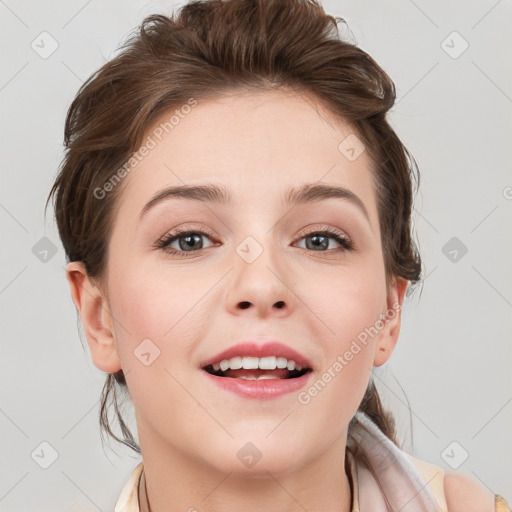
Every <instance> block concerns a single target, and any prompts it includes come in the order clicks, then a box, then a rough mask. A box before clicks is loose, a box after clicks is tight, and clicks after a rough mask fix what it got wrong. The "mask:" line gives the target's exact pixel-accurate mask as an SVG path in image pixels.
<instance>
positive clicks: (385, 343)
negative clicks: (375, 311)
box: [373, 277, 409, 366]
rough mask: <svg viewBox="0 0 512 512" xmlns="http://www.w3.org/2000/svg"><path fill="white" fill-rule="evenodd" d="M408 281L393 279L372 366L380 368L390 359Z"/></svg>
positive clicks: (397, 333) (396, 337)
mask: <svg viewBox="0 0 512 512" xmlns="http://www.w3.org/2000/svg"><path fill="white" fill-rule="evenodd" d="M408 284H409V281H407V280H406V279H402V278H399V277H395V278H394V279H393V282H392V284H391V286H390V290H389V293H388V296H387V301H386V311H385V312H384V315H383V316H384V319H383V323H384V326H383V328H382V331H381V333H380V336H379V340H378V343H377V347H376V352H375V358H374V361H373V365H374V366H382V365H383V364H384V363H386V362H387V360H388V359H389V358H390V357H391V354H392V353H393V350H394V349H395V346H396V343H397V341H398V335H399V334H400V326H401V318H402V305H403V301H404V297H405V292H406V290H407V286H408Z"/></svg>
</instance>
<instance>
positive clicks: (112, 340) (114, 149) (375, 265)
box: [49, 0, 510, 512]
mask: <svg viewBox="0 0 512 512" xmlns="http://www.w3.org/2000/svg"><path fill="white" fill-rule="evenodd" d="M394 100H395V89H394V85H393V82H392V81H391V80H390V78H389V77H388V76H387V74H386V73H385V72H384V71H383V70H382V69H381V68H380V67H379V65H378V64H376V62H375V61H374V60H373V59H372V58H371V57H370V56H369V55H368V54H366V53H365V52H364V51H362V50H361V49H359V48H358V47H356V46H354V45H353V44H350V43H348V42H345V41H343V40H340V38H339V35H338V30H337V20H336V19H334V18H332V17H331V16H328V15H326V14H325V12H324V11H323V9H322V7H321V6H320V5H319V4H318V3H317V2H316V1H314V0H310V1H301V0H286V1H284V0H264V1H263V0H231V1H216V2H213V1H212V2H208V1H201V2H193V3H190V4H188V5H185V6H184V7H183V8H182V9H181V11H180V13H179V16H174V17H165V16H163V15H154V16H150V17H149V18H147V19H146V20H144V22H143V24H142V27H141V31H140V34H138V35H137V36H136V37H133V38H132V39H130V40H129V41H128V42H127V44H126V45H125V47H124V48H123V49H122V51H121V52H120V53H119V54H118V55H117V56H116V57H115V58H114V59H113V60H111V61H110V62H108V63H107V64H105V65H104V66H103V67H102V68H101V69H100V70H99V71H98V72H97V73H96V74H95V75H94V76H92V77H91V78H90V79H89V80H88V81H87V82H86V83H85V84H84V85H83V86H82V88H81V89H80V91H79V92H78V95H77V97H76V98H75V100H74V101H73V103H72V105H71V107H70V110H69V112H68V116H67V119H66V128H65V143H66V147H67V152H66V156H65V159H64V161H63V165H62V167H61V169H60V174H59V176H58V178H57V180H56V182H55V184H54V186H53V188H52V190H51V193H50V196H49V199H50V198H53V200H54V207H55V213H56V220H57V224H58V228H59V232H60V236H61V240H62V243H63V245H64V248H65V251H66V255H67V258H68V264H67V277H68V281H69V285H70V289H71V293H72V298H73V301H74V303H75V305H76V307H77V310H78V311H79V313H80V317H81V320H82V323H83V325H84V329H85V333H86V336H87V341H88V345H89V348H90V352H91V357H92V360H93V362H94V364H95V365H96V366H97V367H98V368H99V369H101V370H102V371H104V372H106V373H107V374H108V375H107V381H106V385H105V389H104V393H103V397H102V409H101V425H102V427H103V428H104V429H105V430H106V431H107V432H108V433H109V434H110V435H112V436H113V437H114V438H115V439H118V440H119V441H121V442H123V443H125V444H127V445H128V446H130V447H131V448H133V449H134V450H135V451H137V453H140V454H141V456H142V462H141V463H140V464H139V465H138V466H137V467H136V468H135V470H134V472H133V474H132V475H131V477H130V479H129V481H128V482H127V483H126V486H125V487H124V489H123V490H122V492H121V494H120V496H119V499H118V501H117V504H116V506H115V511H116V512H132V511H139V510H140V511H143V512H150V511H152V512H163V511H166V512H169V511H178V510H182V511H186V510H188V511H193V510H208V511H222V512H230V511H234V510H237V511H238V510H246V511H256V510H266V511H275V512H278V511H279V512H284V511H286V512H292V511H302V510H308V511H310V512H312V511H324V512H325V511H329V512H348V511H358V510H360V511H362V512H378V511H384V510H394V511H395V510H396V511H397V510H400V511H403V512H409V511H449V512H457V511H464V512H468V511H481V512H492V511H493V510H496V511H506V510H508V511H510V508H509V507H508V505H507V504H506V503H505V500H504V499H503V498H502V497H501V496H499V495H494V494H492V493H490V492H489V491H488V490H487V489H486V488H485V487H483V486H482V485H480V484H479V483H477V482H476V481H474V480H472V479H469V478H468V477H466V476H464V475H463V474H462V473H459V472H447V473H446V474H445V473H444V471H443V470H442V469H441V468H440V467H438V466H436V465H434V464H431V463H429V462H427V461H422V460H419V459H417V458H415V457H413V456H412V455H411V454H409V453H407V452H406V451H405V450H403V449H401V447H400V446H399V444H398V442H397V440H396V438H395V431H394V422H393V419H392V417H391V416H390V415H389V414H388V413H386V412H385V411H384V410H383V409H382V406H381V402H380V399H379V396H378V394H377V391H376V389H375V387H374V385H373V382H372V380H371V370H372V368H373V367H374V366H380V365H383V364H384V363H386V361H387V360H388V359H389V357H390V356H391V354H392V352H393V349H394V347H395V344H396V342H397V339H398V336H399V331H400V321H401V308H402V305H403V301H404V297H405V294H406V291H407V288H408V287H409V286H410V285H414V284H415V283H417V282H418V281H419V280H420V278H421V261H420V256H419V255H418V253H417V251H416V249H415V247H414V244H413V242H412V239H411V223H410V215H411V207H412V200H413V186H412V185H413V184H412V182H413V178H415V177H416V176H415V172H416V168H415V166H414V161H413V159H412V158H411V157H410V156H409V154H408V152H407V150H406V148H405V147H404V146H403V144H402V143H401V141H400V140H399V139H398V137H397V135H396V134H395V132H394V131H393V130H392V128H391V127H390V125H389V124H388V122H387V119H386V114H387V112H388V111H389V109H390V108H391V107H392V105H393V102H394ZM123 390H124V391H127V393H128V395H129V397H130V399H131V400H132V402H133V405H134V409H135V416H136V422H137V433H138V440H139V443H140V445H139V444H138V443H137V442H136V441H135V439H134V437H133V435H132V433H131V432H130V431H129V430H128V429H127V427H126V425H125V423H124V421H123V419H122V417H121V415H120V413H119V409H118V407H117V394H116V393H118V392H119V391H123ZM111 395H113V397H114V405H115V410H116V412H117V415H118V419H119V421H120V424H121V428H122V430H123V434H124V438H123V439H119V438H117V436H115V434H114V433H113V432H112V430H111V428H110V425H109V423H108V415H107V412H108V408H107V403H108V399H109V397H111Z"/></svg>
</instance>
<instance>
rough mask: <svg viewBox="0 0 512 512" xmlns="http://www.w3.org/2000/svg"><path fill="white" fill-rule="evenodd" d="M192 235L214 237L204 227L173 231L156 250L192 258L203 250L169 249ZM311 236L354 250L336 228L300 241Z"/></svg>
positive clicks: (342, 249) (302, 234)
mask: <svg viewBox="0 0 512 512" xmlns="http://www.w3.org/2000/svg"><path fill="white" fill-rule="evenodd" d="M190 234H195V235H205V236H207V237H209V238H212V236H213V235H212V234H211V233H210V232H209V231H208V230H207V229H206V228H205V227H204V226H202V227H201V228H200V229H190V228H181V229H178V230H175V231H172V232H171V233H168V234H166V235H164V236H163V237H161V238H160V239H158V240H157V241H156V242H155V244H154V247H155V248H156V249H162V250H164V251H165V252H166V253H167V254H171V255H173V256H183V257H188V256H192V255H193V254H194V253H197V252H199V251H201V249H199V250H197V251H179V250H176V249H169V247H168V245H169V244H170V243H171V242H173V241H174V240H176V239H178V238H180V237H182V236H184V235H190ZM311 235H330V236H329V238H332V239H334V240H335V241H336V242H338V243H339V244H340V245H341V248H338V249H335V250H334V252H346V251H353V250H354V245H353V243H352V240H350V238H349V237H348V236H346V235H344V234H342V233H341V232H339V231H338V230H336V229H334V228H325V229H321V230H314V231H309V232H306V233H301V235H300V238H299V240H302V239H303V238H306V237H308V236H311ZM306 250H307V249H306ZM313 252H331V251H313Z"/></svg>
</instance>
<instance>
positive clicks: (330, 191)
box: [139, 183, 370, 222]
mask: <svg viewBox="0 0 512 512" xmlns="http://www.w3.org/2000/svg"><path fill="white" fill-rule="evenodd" d="M171 198H184V199H191V200H195V201H203V202H211V203H217V204H221V205H227V204H231V203H232V202H233V197H232V195H231V193H230V191H229V190H228V189H227V188H226V187H224V186H222V185H215V184H206V185H179V186H174V187H168V188H165V189H163V190H161V191H159V192H157V193H156V194H155V195H154V196H153V197H152V198H151V199H150V200H149V201H148V202H147V203H146V205H145V206H144V208H143V209H142V211H141V212H140V216H139V218H142V216H143V215H144V214H145V213H146V212H147V211H148V210H150V209H151V208H153V207H154V206H155V205H156V204H158V203H160V202H161V201H164V200H165V199H171ZM325 199H344V200H346V201H349V202H351V203H352V204H354V205H356V206H357V207H358V208H359V209H360V210H361V211H362V212H363V213H364V215H365V217H366V218H367V220H368V222H369V221H370V217H369V215H368V210H367V209H366V207H365V205H364V203H363V202H362V201H361V199H360V198H359V197H358V196H357V195H356V194H354V193H353V192H352V191H350V190H349V189H347V188H344V187H335V186H332V185H325V184H321V183H306V184H304V185H302V186H300V187H292V188H290V189H288V190H287V191H286V193H285V195H284V201H283V203H284V205H285V206H294V205H299V204H305V203H314V202H318V201H322V200H325Z"/></svg>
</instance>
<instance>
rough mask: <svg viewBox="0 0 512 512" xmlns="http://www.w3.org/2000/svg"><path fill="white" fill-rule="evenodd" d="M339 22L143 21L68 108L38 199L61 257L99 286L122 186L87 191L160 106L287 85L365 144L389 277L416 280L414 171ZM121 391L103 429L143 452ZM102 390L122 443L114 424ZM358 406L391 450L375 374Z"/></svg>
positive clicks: (225, 6) (308, 7)
mask: <svg viewBox="0 0 512 512" xmlns="http://www.w3.org/2000/svg"><path fill="white" fill-rule="evenodd" d="M340 22H341V23H344V20H343V19H342V18H339V17H336V18H334V17H332V16H329V15H327V14H326V13H325V11H324V10H323V8H322V6H321V5H320V4H319V3H318V1H317V0H229V1H225V0H213V1H208V0H203V1H193V2H190V3H188V4H187V5H184V6H183V7H182V8H181V9H180V11H179V12H178V13H176V14H172V15H170V16H164V15H152V16H149V17H147V18H146V19H144V21H143V22H142V24H141V26H140V27H138V29H139V30H137V32H135V33H134V34H133V35H132V36H131V37H130V38H129V39H128V40H127V41H126V42H125V44H124V45H123V46H122V47H121V48H120V51H119V53H118V54H117V55H116V56H115V57H114V58H113V59H112V60H110V61H109V62H107V63H106V64H105V65H104V66H102V67H101V68H100V69H99V70H98V71H96V72H95V73H94V74H93V75H92V76H91V77H90V78H89V79H88V80H87V81H86V82H85V83H84V84H83V85H82V86H81V88H80V89H79V91H78V93H77V95H76V97H75V99H74V100H73V102H72V104H71V106H70V108H69V110H68V113H67V117H66V123H65V131H64V143H65V149H66V152H65V157H64V159H63V161H62V163H61V167H60V170H59V174H58V176H57V178H56V180H55V183H54V185H53V187H52V189H51V192H50V194H49V196H48V200H47V202H46V207H47V206H48V201H49V200H50V199H51V198H52V197H53V206H54V211H55V217H56V222H57V225H58V229H59V234H60V238H61V240H62V243H63V246H64V249H65V252H66V257H67V259H68V260H69V261H81V262H83V263H84V265H85V268H86V270H87V273H88V275H89V277H91V278H93V279H97V280H98V281H100V282H101V278H102V277H103V276H104V272H105V268H106V262H107V258H108V244H109V239H110V234H111V228H112V224H113V217H114V215H115V206H116V204H117V201H118V198H119V194H120V193H121V191H122V189H123V188H122V183H121V186H118V187H115V188H114V189H113V190H112V191H111V192H109V193H108V194H106V195H105V197H101V198H98V197H97V195H95V194H94V193H93V192H94V190H97V189H98V188H101V187H103V186H104V184H105V183H106V182H108V181H109V179H111V177H112V176H113V175H114V174H115V173H116V172H118V170H119V169H120V168H122V167H123V165H124V164H125V163H126V162H127V160H128V159H129V158H130V157H131V155H132V154H133V153H134V152H135V151H136V150H137V149H138V148H139V147H140V144H141V143H142V140H143V137H144V135H145V134H146V133H147V130H148V128H149V127H150V126H151V125H152V123H153V122H154V120H155V119H156V118H157V117H159V116H160V115H161V114H162V113H164V112H166V111H167V112H168V111H170V110H172V109H175V108H176V107H180V106H182V105H184V104H186V103H187V101H188V100H189V99H190V98H196V99H198V100H203V99H206V98H208V97H216V96H219V95H223V94H229V93H233V92H236V91H237V90H249V91H258V92H261V91H264V90H271V89H283V90H284V89H287V90H292V91H297V92H298V93H299V94H304V93H306V94H309V95H310V96H312V97H314V98H315V99H316V100H318V101H319V102H320V103H321V104H322V105H324V106H325V107H326V108H327V109H328V110H329V111H330V112H331V113H332V114H333V115H334V116H335V118H338V119H340V120H343V121H345V122H348V123H349V124H350V126H351V127H352V129H353V130H354V131H355V132H356V133H357V134H358V137H359V138H360V139H361V140H362V141H363V143H364V144H365V147H366V150H367V151H368V153H369V155H370V159H371V161H372V170H371V172H372V178H373V180H374V186H375V192H376V197H377V206H378V213H379V223H380V229H381V241H382V251H383V256H384V263H385V274H386V283H387V285H388V286H389V283H390V279H391V278H392V277H400V278H403V279H406V280H408V281H410V283H411V284H415V283H416V282H418V281H419V280H420V275H421V260H420V256H419V254H418V253H417V251H416V248H415V245H414V242H413V240H412V239H411V230H412V226H411V224H410V217H411V209H412V201H413V189H412V182H413V180H414V181H415V182H416V185H419V173H418V171H417V168H416V164H415V162H414V159H413V158H412V157H411V156H410V154H409V153H408V151H407V149H406V148H405V147H404V145H403V144H402V143H401V141H400V140H399V138H398V136H397V135H396V133H395V132H394V130H393V129H392V128H391V126H390V124H389V123H388V121H387V113H388V111H389V110H390V108H391V107H392V106H393V104H394V102H395V87H394V84H393V82H392V81H391V79H390V78H389V76H388V75H387V74H386V73H385V72H384V70H383V69H382V68H381V67H380V66H379V65H378V64H377V63H376V62H375V61H374V60H373V59H372V58H371V57H370V56H369V55H368V54H367V53H365V52H364V51H363V50H361V49H360V48H358V47H357V46H356V45H355V44H353V43H351V42H349V41H346V40H344V39H343V38H342V37H341V36H340V33H339V30H338V23H340ZM410 289H411V288H410V287H409V290H408V293H409V291H410ZM118 393H121V394H122V395H124V396H125V397H127V395H129V393H128V390H127V386H126V380H125V376H124V373H123V371H122V370H119V371H118V372H115V373H112V374H108V375H107V379H106V382H105V386H104V388H103V391H102V396H101V410H100V426H101V431H102V430H105V431H106V432H107V433H108V434H109V435H111V436H112V437H113V438H114V439H116V440H117V441H119V442H121V443H123V444H125V445H127V446H129V447H130V448H132V449H133V450H135V451H136V452H137V453H139V454H140V447H139V445H138V444H137V442H136V441H135V439H134V437H133V435H132V433H131V432H130V430H129V428H128V427H127V426H126V423H125V422H124V420H123V417H122V415H121V413H120V410H119V402H118ZM109 397H112V399H113V404H114V409H115V413H116V415H117V419H118V421H119V424H120V427H121V430H122V433H123V438H119V437H117V436H116V435H115V434H114V433H113V431H112V429H111V427H110V423H109V419H108V410H109V407H108V402H109ZM359 410H360V411H363V412H365V413H366V414H368V415H369V416H370V417H371V419H372V420H373V421H374V422H375V423H376V424H377V426H378V427H379V428H380V429H381V430H382V432H383V433H384V434H385V435H386V436H387V437H388V438H389V439H391V440H392V441H393V442H394V443H395V444H396V445H398V442H397V440H396V433H395V423H394V419H393V417H392V415H391V414H389V413H388V412H387V411H385V410H384V409H383V407H382V404H381V401H380V398H379V394H378V392H377V390H376V388H375V385H374V383H373V381H372V379H370V382H369V384H368V387H367V389H366V393H365V396H364V398H363V400H362V402H361V404H360V406H359ZM352 424H353V422H351V425H352ZM349 433H350V425H349Z"/></svg>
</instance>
